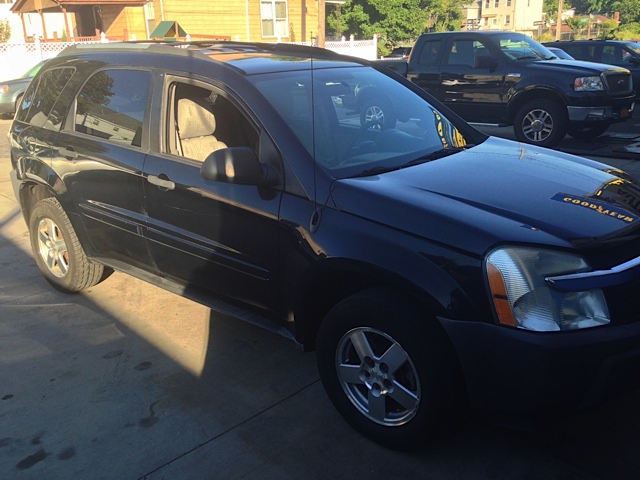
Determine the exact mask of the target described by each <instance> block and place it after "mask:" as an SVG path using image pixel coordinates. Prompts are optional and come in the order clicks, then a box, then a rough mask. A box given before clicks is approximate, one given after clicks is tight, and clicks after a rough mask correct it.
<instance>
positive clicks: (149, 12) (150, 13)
mask: <svg viewBox="0 0 640 480" xmlns="http://www.w3.org/2000/svg"><path fill="white" fill-rule="evenodd" d="M144 8H145V15H146V18H147V36H149V34H150V33H151V32H153V31H154V30H155V29H156V27H157V25H156V11H155V8H154V6H153V0H147V4H146V5H145V6H144Z"/></svg>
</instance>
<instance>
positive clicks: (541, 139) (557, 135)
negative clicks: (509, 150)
mask: <svg viewBox="0 0 640 480" xmlns="http://www.w3.org/2000/svg"><path fill="white" fill-rule="evenodd" d="M567 123H568V121H567V112H566V110H565V109H564V108H563V107H562V106H561V105H560V104H558V103H556V102H553V101H550V100H532V101H530V102H527V103H525V104H524V105H523V106H522V107H521V108H520V110H518V112H517V113H516V115H515V118H514V122H513V130H514V133H515V135H516V138H517V139H518V140H519V141H521V142H525V143H530V144H532V145H539V146H542V147H552V146H554V145H557V144H558V143H559V142H560V141H561V140H562V139H563V138H564V136H565V134H566V133H567Z"/></svg>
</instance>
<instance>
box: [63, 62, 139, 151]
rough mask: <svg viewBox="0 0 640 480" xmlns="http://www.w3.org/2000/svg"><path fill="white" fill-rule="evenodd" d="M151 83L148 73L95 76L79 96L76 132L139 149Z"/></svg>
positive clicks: (116, 72)
mask: <svg viewBox="0 0 640 480" xmlns="http://www.w3.org/2000/svg"><path fill="white" fill-rule="evenodd" d="M150 82H151V73H150V72H148V71H145V70H124V69H117V70H116V69H114V70H103V71H100V72H98V73H95V74H94V75H93V76H92V77H91V78H89V80H88V81H87V82H86V83H85V84H84V86H83V87H82V89H81V90H80V93H79V94H78V96H77V99H76V113H75V127H74V130H75V131H76V132H80V133H84V134H87V135H91V136H94V137H99V138H104V139H108V140H110V141H113V142H117V143H120V144H124V145H132V146H135V147H140V146H141V138H142V126H143V122H144V116H145V110H146V105H147V97H148V93H149V85H150Z"/></svg>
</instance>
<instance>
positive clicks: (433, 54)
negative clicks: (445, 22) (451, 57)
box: [418, 40, 442, 66]
mask: <svg viewBox="0 0 640 480" xmlns="http://www.w3.org/2000/svg"><path fill="white" fill-rule="evenodd" d="M441 43H442V41H440V40H430V41H427V42H424V45H423V46H422V50H421V51H420V58H419V59H418V63H419V64H420V65H427V66H430V65H436V62H437V61H438V52H439V51H440V45H441Z"/></svg>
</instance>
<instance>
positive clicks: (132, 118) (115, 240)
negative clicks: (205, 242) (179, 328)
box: [53, 62, 155, 272]
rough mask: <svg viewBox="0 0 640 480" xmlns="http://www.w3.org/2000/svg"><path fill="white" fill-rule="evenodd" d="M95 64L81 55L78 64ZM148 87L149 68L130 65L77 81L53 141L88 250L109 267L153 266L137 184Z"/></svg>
mask: <svg viewBox="0 0 640 480" xmlns="http://www.w3.org/2000/svg"><path fill="white" fill-rule="evenodd" d="M96 66H97V65H96V64H95V63H92V62H84V63H83V64H79V65H78V69H80V70H82V69H85V68H86V69H88V70H89V71H91V70H92V69H93V70H95V69H96ZM78 77H79V78H85V77H86V74H84V73H83V72H81V75H79V76H78ZM150 86H151V71H150V70H145V69H138V68H135V67H132V68H110V69H109V68H107V69H100V70H97V71H95V72H93V73H91V74H90V75H88V79H87V80H86V81H85V82H84V83H83V84H82V85H78V86H76V87H77V88H78V89H79V92H78V94H77V95H76V97H75V101H74V102H73V106H72V108H71V111H70V112H69V114H68V115H67V121H66V125H65V128H64V129H63V130H62V131H61V132H60V135H59V138H58V139H57V140H56V144H57V147H58V148H57V150H56V151H55V152H54V156H53V168H54V170H55V171H56V172H58V174H59V175H60V176H61V177H62V178H63V179H64V184H65V186H66V188H67V189H68V192H69V194H70V196H71V199H72V205H73V206H74V207H73V208H74V210H76V211H77V212H78V213H79V214H80V217H81V218H82V220H83V223H84V227H85V229H86V231H87V234H88V236H87V238H88V239H89V241H90V242H91V245H90V247H91V248H88V247H89V246H85V247H86V248H87V250H89V251H90V254H91V255H92V256H96V257H100V258H102V259H103V261H104V262H105V263H107V264H109V265H112V266H116V267H121V268H126V265H134V266H137V267H139V268H143V269H145V270H147V271H152V272H154V271H155V270H154V269H153V267H152V266H151V257H150V255H149V248H148V244H147V241H146V239H145V236H144V225H145V223H146V214H145V211H144V203H143V187H142V165H143V163H144V157H145V149H146V148H147V145H146V143H147V142H146V138H145V137H146V135H144V131H143V126H144V125H148V114H147V110H148V109H147V101H148V99H149V98H150V96H151V95H150ZM67 104H68V103H67Z"/></svg>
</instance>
